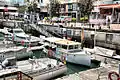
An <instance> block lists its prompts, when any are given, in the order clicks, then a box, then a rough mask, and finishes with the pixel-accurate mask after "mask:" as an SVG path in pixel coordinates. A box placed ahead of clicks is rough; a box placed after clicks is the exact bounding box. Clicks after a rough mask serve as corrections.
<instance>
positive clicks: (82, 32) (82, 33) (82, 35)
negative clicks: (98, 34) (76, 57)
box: [81, 28, 84, 42]
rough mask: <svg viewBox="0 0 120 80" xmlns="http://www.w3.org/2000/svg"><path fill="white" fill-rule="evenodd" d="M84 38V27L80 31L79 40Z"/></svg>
mask: <svg viewBox="0 0 120 80" xmlns="http://www.w3.org/2000/svg"><path fill="white" fill-rule="evenodd" d="M83 40H84V29H83V28H82V31H81V42H82V41H83Z"/></svg>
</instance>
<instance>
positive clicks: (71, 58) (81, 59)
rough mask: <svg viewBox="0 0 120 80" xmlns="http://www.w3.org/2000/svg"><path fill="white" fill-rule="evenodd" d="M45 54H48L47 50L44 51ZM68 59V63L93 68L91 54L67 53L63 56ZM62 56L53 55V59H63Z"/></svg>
mask: <svg viewBox="0 0 120 80" xmlns="http://www.w3.org/2000/svg"><path fill="white" fill-rule="evenodd" d="M44 52H45V53H48V50H47V49H44ZM63 55H64V56H65V57H66V61H67V62H70V63H75V64H81V65H85V66H91V55H90V54H84V53H81V54H78V53H73V54H71V53H70V54H69V53H67V54H66V53H65V54H63ZM61 56H62V54H53V57H55V58H58V59H61Z"/></svg>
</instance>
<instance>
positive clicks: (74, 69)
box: [33, 50, 99, 78]
mask: <svg viewBox="0 0 120 80" xmlns="http://www.w3.org/2000/svg"><path fill="white" fill-rule="evenodd" d="M33 56H35V57H36V58H42V57H47V56H46V55H45V53H44V52H42V51H41V50H36V51H33ZM66 65H67V68H68V70H67V72H66V73H65V74H64V75H69V74H74V73H78V72H80V71H85V70H88V69H91V68H96V67H99V62H96V63H95V62H94V63H92V65H91V67H87V66H83V65H78V64H73V63H66ZM64 75H62V76H64ZM62 76H58V77H62ZM58 77H56V78H58Z"/></svg>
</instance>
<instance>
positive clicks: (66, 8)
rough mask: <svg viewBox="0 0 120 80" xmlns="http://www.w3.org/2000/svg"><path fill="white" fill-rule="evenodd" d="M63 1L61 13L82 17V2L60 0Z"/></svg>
mask: <svg viewBox="0 0 120 80" xmlns="http://www.w3.org/2000/svg"><path fill="white" fill-rule="evenodd" d="M59 1H60V3H61V7H60V15H61V16H72V17H73V18H78V17H79V19H80V16H81V10H80V9H81V4H80V3H78V0H59Z"/></svg>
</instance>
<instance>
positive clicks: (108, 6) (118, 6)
mask: <svg viewBox="0 0 120 80" xmlns="http://www.w3.org/2000/svg"><path fill="white" fill-rule="evenodd" d="M99 7H100V8H104V9H108V8H120V4H104V5H99Z"/></svg>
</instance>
